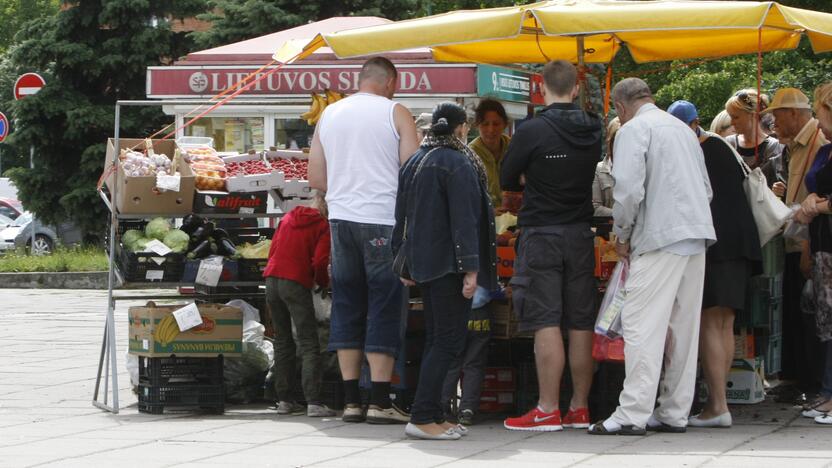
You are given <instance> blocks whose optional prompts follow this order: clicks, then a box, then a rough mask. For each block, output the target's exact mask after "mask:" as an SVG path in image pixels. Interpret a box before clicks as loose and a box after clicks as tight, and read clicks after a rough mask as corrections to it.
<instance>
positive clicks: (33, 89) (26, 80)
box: [14, 73, 46, 101]
mask: <svg viewBox="0 0 832 468" xmlns="http://www.w3.org/2000/svg"><path fill="white" fill-rule="evenodd" d="M45 85H46V81H44V79H43V77H42V76H40V75H38V74H37V73H24V74H22V75H20V77H18V78H17V81H15V82H14V98H15V99H17V100H18V101H19V100H21V99H23V98H25V97H26V96H31V95H33V94H37V92H38V91H40V89H41V88H43V87H44V86H45Z"/></svg>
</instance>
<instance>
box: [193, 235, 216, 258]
mask: <svg viewBox="0 0 832 468" xmlns="http://www.w3.org/2000/svg"><path fill="white" fill-rule="evenodd" d="M210 253H211V241H210V240H209V239H205V240H203V241H202V242H200V243H199V245H197V246H196V247H195V248H193V249H192V250H191V251H190V252H188V258H189V259H191V260H194V259H198V258H205V257H207V256H208V254H210Z"/></svg>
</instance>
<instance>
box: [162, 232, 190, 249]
mask: <svg viewBox="0 0 832 468" xmlns="http://www.w3.org/2000/svg"><path fill="white" fill-rule="evenodd" d="M190 240H191V238H190V236H188V234H187V233H185V232H184V231H180V230H179V229H171V230H170V232H168V233H167V234H165V238H164V239H163V240H162V242H163V243H164V244H165V245H166V246H168V247H169V248H170V249H171V250H173V251H174V252H175V253H183V252H185V251H186V250H188V242H190Z"/></svg>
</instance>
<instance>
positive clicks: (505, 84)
mask: <svg viewBox="0 0 832 468" xmlns="http://www.w3.org/2000/svg"><path fill="white" fill-rule="evenodd" d="M387 23H390V21H389V20H386V19H383V18H376V17H343V18H330V19H328V20H324V21H319V22H316V23H310V24H308V25H304V26H300V27H297V28H292V29H288V30H285V31H281V32H278V33H274V34H269V35H266V36H262V37H258V38H255V39H250V40H247V41H242V42H238V43H234V44H229V45H226V46H222V47H217V48H214V49H209V50H204V51H200V52H194V53H192V54H189V55H187V56H186V57H184V58H183V59H182V60H179V61H177V62H176V63H175V64H173V65H172V66H166V67H148V69H147V97H148V98H149V99H154V100H155V99H159V100H161V101H162V102H163V103H164V105H163V110H164V111H165V112H166V113H167V114H169V115H173V116H175V119H176V127H177V129H179V130H178V132H177V134H176V137H177V138H181V137H183V136H195V137H211V138H213V139H214V145H215V147H216V149H217V150H219V151H238V152H247V151H249V150H251V149H255V150H263V149H267V148H270V147H275V148H277V149H299V148H304V147H308V146H309V142H310V140H311V137H312V132H313V130H314V127H313V126H311V125H309V124H308V123H307V122H306V121H304V120H303V119H301V118H300V115H301V114H303V113H304V112H306V111H307V110H309V108H310V105H311V104H312V101H311V94H312V93H323V92H324V90H325V89H329V90H332V91H336V92H338V93H341V94H351V93H354V92H355V91H357V89H358V72H359V71H360V68H361V65H362V64H363V60H341V59H338V58H337V57H335V56H334V55H333V54H332V52H331V51H328V50H326V49H322V50H319V51H316V53H314V54H312V55H311V56H310V57H309V58H308V59H307V60H305V61H304V62H303V63H301V64H296V65H289V66H284V67H282V68H281V69H280V70H279V71H277V72H275V73H274V74H272V75H269V76H268V77H266V78H265V79H263V80H262V81H261V82H258V83H256V84H255V85H254V86H252V88H251V89H248V90H246V92H245V93H242V94H241V95H240V96H239V97H237V98H236V99H235V101H234V102H231V103H229V104H227V105H224V106H222V107H220V108H218V109H216V110H215V111H213V112H211V113H210V114H209V115H207V116H205V117H203V118H200V119H199V120H198V121H196V122H194V123H192V124H191V125H188V126H185V125H184V123H185V121H186V116H188V115H191V114H192V112H193V111H194V109H195V108H197V105H196V104H188V103H178V104H174V103H172V101H174V100H176V101H182V100H185V99H210V98H212V97H213V96H215V95H216V94H217V93H220V92H222V91H224V90H225V89H228V88H234V87H235V86H239V84H240V82H241V80H243V79H245V78H246V77H247V76H248V75H250V74H251V73H253V72H258V70H259V72H258V74H260V75H262V74H264V73H266V72H267V71H268V69H269V68H274V65H273V66H271V67H269V68H266V69H261V68H262V66H263V64H264V63H268V62H269V61H270V60H271V55H272V53H273V52H274V45H275V44H279V43H283V42H287V41H288V42H291V41H294V40H299V39H301V38H308V37H310V36H313V35H314V34H317V33H320V32H334V31H340V30H345V29H351V28H357V27H364V26H370V25H380V24H387ZM387 56H388V58H390V59H391V60H392V61H393V62H394V63H395V64H396V68H397V69H398V71H399V85H398V91H397V93H396V98H395V99H396V101H398V102H401V103H402V104H404V105H405V106H406V107H407V108H408V109H410V111H411V112H412V113H413V115H414V116H418V115H419V114H421V113H423V112H431V111H432V110H433V108H434V107H435V106H436V104H437V103H439V102H441V101H444V100H456V101H457V102H460V103H462V104H464V105H465V106H466V107H467V108H469V109H473V107H474V106H476V104H477V102H478V101H479V97H481V96H493V97H495V98H497V99H499V100H501V102H502V103H503V105H504V106H505V108H506V111H507V113H508V115H509V117H511V118H512V119H524V118H526V117H527V115H528V114H529V104H530V103H533V104H541V103H542V97H541V96H540V95H539V93H535V92H534V91H535V90H536V89H537V88H535V86H534V83H535V80H536V79H538V78H539V77H537V78H536V77H535V75H533V74H532V73H529V72H527V71H523V70H519V69H509V68H505V67H493V66H487V65H480V64H476V63H460V64H450V63H438V62H436V61H434V60H433V57H432V55H431V52H430V50H429V49H426V48H416V49H413V50H408V51H401V52H396V53H393V54H389V55H387ZM245 99H257V100H262V101H267V102H265V103H264V104H262V105H254V106H252V105H239V104H237V103H239V102H240V101H241V100H245Z"/></svg>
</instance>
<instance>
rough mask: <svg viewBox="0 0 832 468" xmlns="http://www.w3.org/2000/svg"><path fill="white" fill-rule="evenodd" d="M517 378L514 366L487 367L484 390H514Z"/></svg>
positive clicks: (483, 384) (483, 383)
mask: <svg viewBox="0 0 832 468" xmlns="http://www.w3.org/2000/svg"><path fill="white" fill-rule="evenodd" d="M516 387H517V378H516V374H515V371H514V368H513V367H486V368H485V375H484V378H483V381H482V388H483V390H497V391H513V390H515V388H516Z"/></svg>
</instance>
